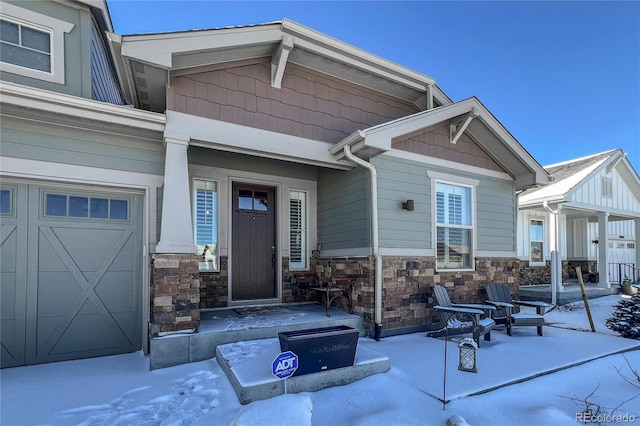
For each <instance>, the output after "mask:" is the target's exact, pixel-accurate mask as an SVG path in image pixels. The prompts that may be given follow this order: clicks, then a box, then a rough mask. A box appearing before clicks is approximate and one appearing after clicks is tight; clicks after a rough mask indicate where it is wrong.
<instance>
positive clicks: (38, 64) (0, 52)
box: [0, 43, 51, 72]
mask: <svg viewBox="0 0 640 426" xmlns="http://www.w3.org/2000/svg"><path fill="white" fill-rule="evenodd" d="M0 61H2V62H6V63H9V64H13V65H18V66H21V67H25V68H31V69H34V70H38V71H45V72H51V57H50V56H49V54H48V53H41V52H36V51H34V50H29V49H24V48H22V47H18V46H13V45H11V44H6V43H2V44H1V46H0Z"/></svg>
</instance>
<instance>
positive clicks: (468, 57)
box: [107, 0, 640, 173]
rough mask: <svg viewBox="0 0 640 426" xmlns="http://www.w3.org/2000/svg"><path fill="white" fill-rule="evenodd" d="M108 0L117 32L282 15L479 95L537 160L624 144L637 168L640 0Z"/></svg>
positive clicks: (447, 86) (446, 86)
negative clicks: (530, 0)
mask: <svg viewBox="0 0 640 426" xmlns="http://www.w3.org/2000/svg"><path fill="white" fill-rule="evenodd" d="M107 2H108V5H109V10H110V13H111V17H112V20H113V24H114V27H115V31H116V32H117V33H119V34H123V35H124V34H144V33H153V32H170V31H183V30H192V29H204V28H217V27H224V26H235V25H248V24H258V23H265V22H272V21H280V20H282V19H283V18H288V19H291V20H293V21H295V22H297V23H299V24H302V25H305V26H307V27H310V28H312V29H314V30H316V31H320V32H322V33H324V34H326V35H329V36H331V37H334V38H336V39H339V40H341V41H343V42H346V43H349V44H351V45H353V46H356V47H358V48H360V49H363V50H366V51H368V52H371V53H373V54H376V55H378V56H381V57H383V58H385V59H388V60H391V61H393V62H396V63H398V64H400V65H403V66H405V67H408V68H411V69H413V70H415V71H418V72H420V73H423V74H426V75H428V76H430V77H433V78H435V79H436V82H437V84H438V86H439V87H440V88H441V89H442V90H443V91H444V92H445V93H446V94H447V95H448V96H449V97H450V98H451V99H452V100H454V101H459V100H462V99H466V98H468V97H471V96H476V97H478V98H479V99H480V101H481V102H482V103H483V104H484V105H485V106H486V107H487V108H488V109H489V110H490V111H491V112H492V113H493V114H494V115H495V116H496V117H497V118H498V120H500V122H501V123H502V124H503V125H504V126H505V127H506V128H507V129H508V130H509V131H510V132H511V133H512V134H513V135H514V137H515V138H516V139H517V140H518V141H519V142H520V143H521V144H522V145H523V146H524V147H525V148H526V149H527V150H528V151H529V152H530V153H531V155H533V156H534V158H536V160H538V162H539V163H540V164H542V165H548V164H552V163H556V162H560V161H565V160H569V159H572V158H578V157H582V156H586V155H590V154H595V153H598V152H602V151H606V150H609V149H614V148H622V149H623V150H624V151H625V152H627V153H628V158H629V160H630V161H631V163H632V164H633V166H634V168H635V169H636V171H637V172H639V173H640V2H636V1H603V2H598V1H583V2H580V1H535V2H526V1H505V2H498V1H494V2H483V1H476V2H464V1H446V2H437V1H233V2H228V1H213V0H200V1H168V0H166V1H161V0H141V1H130V0H107Z"/></svg>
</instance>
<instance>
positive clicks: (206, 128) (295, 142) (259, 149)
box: [165, 111, 355, 170]
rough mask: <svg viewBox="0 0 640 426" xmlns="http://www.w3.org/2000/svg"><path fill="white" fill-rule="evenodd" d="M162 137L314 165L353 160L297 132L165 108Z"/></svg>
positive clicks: (347, 165)
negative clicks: (273, 130)
mask: <svg viewBox="0 0 640 426" xmlns="http://www.w3.org/2000/svg"><path fill="white" fill-rule="evenodd" d="M166 116H167V126H166V130H165V137H170V138H174V139H180V140H184V141H186V142H188V143H189V145H191V146H198V147H202V148H210V149H215V150H219V151H225V152H233V153H238V154H246V155H252V156H257V157H261V158H271V159H275V160H282V161H288V162H292V163H298V164H306V165H311V166H316V167H323V168H330V169H337V170H350V169H352V168H353V167H354V166H355V164H353V163H352V162H350V161H348V160H345V159H337V158H335V157H334V156H332V155H331V154H330V153H329V149H330V148H331V146H332V144H330V143H328V142H321V141H317V140H313V139H307V138H302V137H299V136H292V135H286V134H283V133H278V132H272V131H269V130H263V129H258V128H254V127H249V126H242V125H239V124H234V123H228V122H225V121H221V120H213V119H210V118H205V117H198V116H195V115H191V114H185V113H182V112H177V111H167V113H166Z"/></svg>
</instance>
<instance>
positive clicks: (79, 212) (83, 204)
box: [69, 196, 89, 217]
mask: <svg viewBox="0 0 640 426" xmlns="http://www.w3.org/2000/svg"><path fill="white" fill-rule="evenodd" d="M69 216H72V217H88V216H89V199H88V198H87V197H73V196H71V197H69Z"/></svg>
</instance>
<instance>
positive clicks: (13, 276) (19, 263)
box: [0, 185, 27, 368]
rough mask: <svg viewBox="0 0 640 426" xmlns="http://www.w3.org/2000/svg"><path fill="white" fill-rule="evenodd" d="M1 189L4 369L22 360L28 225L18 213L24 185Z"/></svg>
mask: <svg viewBox="0 0 640 426" xmlns="http://www.w3.org/2000/svg"><path fill="white" fill-rule="evenodd" d="M2 191H3V194H5V195H6V194H9V196H8V197H7V198H6V199H4V200H3V202H9V203H10V205H9V206H8V207H9V208H8V209H7V210H8V214H2V215H1V219H0V220H1V222H0V318H1V321H0V324H1V326H0V333H1V334H0V360H1V367H2V368H4V367H15V366H18V365H22V364H23V363H24V354H25V306H26V300H25V299H26V288H25V286H24V285H23V283H24V281H25V279H26V257H27V250H26V247H25V244H24V243H22V244H20V243H21V242H23V241H24V240H26V235H27V234H26V232H27V225H26V219H24V220H23V219H21V218H20V216H21V215H22V214H23V211H26V204H27V196H26V187H23V188H22V189H21V190H20V188H18V186H5V185H3V186H2ZM5 207H6V206H5ZM7 210H3V211H4V212H6V211H7ZM18 283H21V285H19V284H18Z"/></svg>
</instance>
